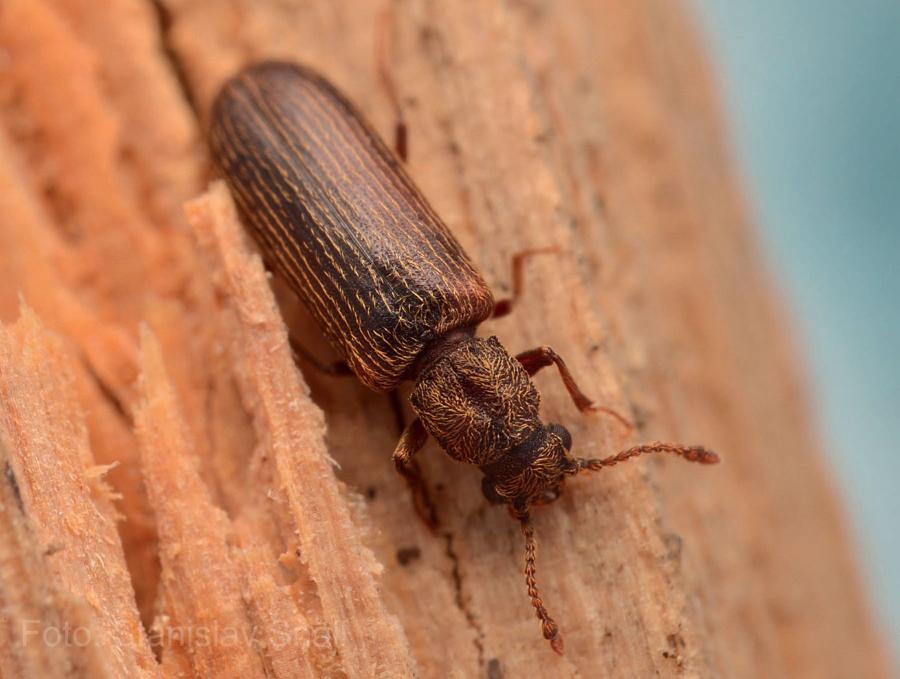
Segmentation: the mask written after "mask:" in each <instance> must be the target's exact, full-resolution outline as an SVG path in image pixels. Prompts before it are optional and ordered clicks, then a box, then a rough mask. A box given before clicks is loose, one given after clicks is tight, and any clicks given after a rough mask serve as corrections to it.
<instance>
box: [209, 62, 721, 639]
mask: <svg viewBox="0 0 900 679" xmlns="http://www.w3.org/2000/svg"><path fill="white" fill-rule="evenodd" d="M209 143H210V147H211V150H212V155H213V158H214V160H215V162H216V164H217V166H218V167H219V169H220V170H221V172H222V174H223V175H224V176H225V178H226V180H227V182H228V184H229V186H230V188H231V191H232V193H233V194H234V196H235V199H236V202H237V204H238V207H239V209H240V212H241V214H242V216H243V218H244V220H245V222H246V224H247V225H248V226H249V228H250V231H251V233H252V234H253V235H254V237H255V239H256V241H257V242H258V243H259V246H260V248H261V250H262V251H263V254H264V256H265V258H266V260H267V261H268V263H269V265H270V266H271V267H273V268H274V269H275V270H276V271H277V272H278V273H279V274H281V275H282V276H283V277H284V278H285V279H286V280H287V281H288V282H289V283H290V285H291V287H292V288H293V290H294V292H296V294H297V295H298V296H299V297H300V298H301V299H302V301H303V302H304V303H305V304H306V306H307V307H308V308H309V309H310V311H311V313H312V314H313V316H314V317H315V318H316V320H317V322H318V324H319V325H320V326H321V328H322V330H323V332H324V333H325V335H326V336H327V337H328V339H329V340H330V342H331V344H332V345H333V346H334V348H335V349H336V350H337V351H338V352H339V353H340V355H341V356H342V358H343V359H344V360H345V361H346V363H347V364H348V366H349V368H350V370H352V372H353V373H355V374H356V376H357V377H358V378H359V379H360V380H361V381H362V382H363V383H364V384H365V385H366V386H368V387H370V388H371V389H374V390H376V391H389V390H393V389H394V388H396V387H397V385H398V384H399V383H400V382H401V381H402V380H412V381H413V382H415V387H414V389H413V391H412V395H411V397H410V401H411V403H412V407H413V410H414V411H415V413H416V415H417V416H418V417H417V418H416V419H415V420H413V422H412V423H411V424H410V425H409V426H408V427H407V428H406V429H405V431H404V432H403V434H402V436H401V438H400V441H399V443H398V445H397V448H396V450H395V451H394V463H395V464H396V466H397V469H398V470H399V471H400V473H401V474H403V475H404V476H405V477H406V479H407V480H408V482H409V483H410V486H411V488H412V490H413V496H414V499H415V501H416V505H417V508H418V509H419V511H420V513H423V514H426V515H427V502H426V501H425V497H426V495H425V490H424V484H423V481H422V478H421V475H420V473H419V470H418V467H417V465H416V464H415V460H414V455H415V454H416V453H417V452H418V451H419V450H420V449H421V448H422V446H423V444H424V443H425V440H426V439H427V437H428V435H429V434H430V435H431V436H433V437H434V438H435V439H436V440H437V441H438V443H439V444H440V445H441V447H442V448H443V449H444V450H445V451H446V452H447V454H448V455H450V457H452V458H454V459H455V460H459V461H460V462H467V463H469V464H474V465H478V467H479V468H480V469H481V470H482V472H484V479H483V484H482V488H483V491H484V494H485V496H486V497H487V498H488V500H490V501H491V502H493V503H497V504H506V505H508V506H509V508H510V511H511V513H512V514H513V515H514V516H515V517H516V518H517V519H518V520H519V521H520V524H521V527H522V531H523V533H524V536H525V552H526V559H525V575H526V583H527V585H528V593H529V596H530V597H531V601H532V604H533V606H534V608H535V610H536V612H537V616H538V618H539V619H540V621H541V626H542V631H543V634H544V637H545V638H547V639H548V640H549V641H550V643H551V645H552V646H553V648H554V650H556V651H557V652H562V647H563V644H562V637H561V636H560V634H559V629H558V627H557V625H556V623H555V622H554V621H553V619H552V618H551V617H550V615H549V614H548V613H547V611H546V609H545V608H544V604H543V602H542V601H541V597H540V594H539V592H538V589H537V586H536V584H535V550H536V548H535V540H534V531H533V528H532V525H531V522H530V518H529V508H530V507H531V506H532V505H534V504H538V503H544V502H547V501H551V500H553V499H555V498H556V496H558V494H559V492H560V489H561V487H562V484H563V482H564V481H565V479H566V478H567V477H569V476H573V475H575V474H577V473H578V472H580V471H584V470H598V469H601V468H603V467H607V466H610V465H613V464H616V463H617V462H621V461H623V460H626V459H628V458H631V457H634V456H636V455H640V454H642V453H661V452H666V453H674V454H676V455H680V456H682V457H684V458H685V459H687V460H690V461H692V462H701V463H713V462H717V461H718V457H717V456H716V454H715V453H713V452H711V451H708V450H706V449H705V448H703V447H700V446H681V445H673V444H668V443H649V444H646V445H642V446H636V447H634V448H630V449H628V450H625V451H623V452H620V453H618V454H616V455H613V456H611V457H608V458H605V459H590V460H588V459H583V458H577V457H574V456H573V455H572V454H571V448H572V437H571V436H570V434H569V432H568V431H566V429H565V428H564V427H563V426H561V425H559V424H543V423H542V422H541V420H540V414H539V407H540V396H539V395H538V392H537V390H536V389H535V387H534V384H533V383H532V381H531V375H534V373H536V372H537V371H538V370H540V369H541V368H544V367H546V366H549V365H551V364H553V365H556V367H557V369H558V370H559V373H560V376H561V377H562V380H563V383H564V385H565V387H566V389H567V390H568V392H569V394H570V396H571V397H572V400H573V401H574V402H575V405H576V406H577V407H578V408H579V410H581V411H582V412H587V411H592V410H606V409H603V408H599V407H596V406H594V405H593V404H592V403H591V400H590V399H589V398H588V397H587V396H585V395H584V394H583V393H582V392H581V390H580V389H579V387H578V385H577V384H576V383H575V380H574V379H573V377H572V375H571V373H570V372H569V370H568V369H567V368H566V365H565V363H564V362H563V360H562V359H561V358H560V357H559V356H558V355H557V354H556V353H555V352H554V351H553V350H552V349H551V348H549V347H540V348H537V349H533V350H531V351H526V352H524V353H521V354H519V355H517V356H515V357H513V356H511V355H510V354H509V353H508V352H507V351H506V349H504V348H503V346H502V345H501V344H500V342H499V341H498V340H497V338H496V337H490V338H487V339H483V338H480V337H476V336H475V328H476V326H477V325H478V324H479V323H481V322H482V321H484V320H485V319H487V318H489V317H491V316H492V315H493V316H496V315H500V314H503V313H506V312H508V311H509V310H510V309H511V308H512V306H513V301H514V300H515V298H516V294H517V293H518V291H519V289H520V288H521V267H522V262H523V261H524V259H525V257H526V256H528V255H530V254H534V253H535V251H531V252H525V253H522V254H521V255H519V256H517V257H516V258H515V260H514V294H513V298H512V300H504V301H501V302H498V303H496V304H495V303H494V299H493V296H492V295H491V292H490V290H489V289H488V287H487V285H486V284H485V282H484V280H482V278H481V276H480V275H479V273H478V271H477V270H476V269H475V267H474V266H473V264H472V262H471V261H470V260H469V258H468V256H467V255H466V254H465V253H464V252H463V250H462V248H461V247H460V245H459V243H458V242H457V241H456V239H455V238H454V237H453V236H452V234H451V233H450V231H449V230H448V229H447V227H446V226H445V225H444V223H443V222H442V221H441V220H440V218H439V217H438V216H437V215H436V214H435V213H434V211H433V210H432V208H431V207H430V206H429V204H428V203H427V202H426V201H425V199H424V198H423V197H422V194H421V193H420V192H419V191H418V189H417V188H416V187H415V186H414V185H413V183H412V181H411V180H410V179H409V177H408V176H407V174H406V172H405V171H404V169H403V167H402V165H401V163H400V162H399V160H398V159H397V158H396V157H395V156H394V154H392V153H391V152H390V151H389V150H388V148H387V147H386V146H385V144H384V143H383V142H382V141H381V139H380V138H379V137H378V135H377V134H375V132H374V131H373V130H372V128H371V127H370V126H369V125H368V124H367V123H366V122H365V121H364V119H363V117H362V116H361V115H360V114H359V113H358V112H357V110H356V109H355V108H354V107H353V105H352V104H351V103H350V102H349V101H347V99H345V98H344V96H343V95H341V93H340V92H338V91H337V90H336V89H335V88H334V87H333V86H332V85H331V84H330V83H328V82H327V81H326V80H325V79H324V78H322V77H321V76H319V75H318V74H316V73H314V72H313V71H311V70H309V69H306V68H302V67H300V66H296V65H293V64H287V63H279V62H266V63H261V64H257V65H253V66H250V67H248V68H247V69H245V70H244V71H243V72H241V73H240V74H239V75H237V76H236V77H235V78H233V79H232V80H230V81H229V82H228V83H226V84H225V86H224V87H223V89H222V91H221V93H220V94H219V96H218V98H217V99H216V102H215V105H214V107H213V112H212V123H211V128H210V134H209ZM606 412H610V413H612V411H606ZM612 414H613V415H615V413H612ZM616 417H620V416H618V415H616ZM620 419H623V418H621V417H620ZM623 421H624V422H625V423H626V424H627V421H625V420H624V419H623ZM629 426H630V425H629ZM427 518H428V519H429V520H430V521H431V522H433V521H434V517H433V515H430V516H427Z"/></svg>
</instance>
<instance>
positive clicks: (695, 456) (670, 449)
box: [576, 441, 719, 472]
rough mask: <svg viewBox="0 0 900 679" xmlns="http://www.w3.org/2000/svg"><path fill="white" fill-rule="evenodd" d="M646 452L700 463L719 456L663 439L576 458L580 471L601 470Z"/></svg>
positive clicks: (713, 462) (712, 461) (711, 462)
mask: <svg viewBox="0 0 900 679" xmlns="http://www.w3.org/2000/svg"><path fill="white" fill-rule="evenodd" d="M644 453H672V454H674V455H678V456H679V457H683V458H684V459H685V460H687V461H688V462H699V463H700V464H716V463H717V462H718V461H719V456H718V455H717V454H716V453H714V452H713V451H711V450H707V449H706V448H704V447H703V446H683V445H679V444H676V443H663V442H661V441H653V442H651V443H645V444H643V445H640V446H634V447H633V448H628V449H627V450H623V451H621V452H619V453H616V454H615V455H611V456H610V457H605V458H602V459H587V458H583V457H579V458H576V463H577V464H578V471H584V470H588V471H592V472H595V471H599V470H600V469H602V468H603V467H612V466H613V465H614V464H618V463H619V462H624V461H625V460H629V459H631V458H632V457H637V456H638V455H643V454H644Z"/></svg>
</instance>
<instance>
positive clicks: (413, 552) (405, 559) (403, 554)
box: [397, 547, 422, 566]
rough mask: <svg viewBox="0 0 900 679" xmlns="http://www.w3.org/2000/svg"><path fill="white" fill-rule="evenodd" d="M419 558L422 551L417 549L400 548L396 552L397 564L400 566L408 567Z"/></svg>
mask: <svg viewBox="0 0 900 679" xmlns="http://www.w3.org/2000/svg"><path fill="white" fill-rule="evenodd" d="M420 556H422V550H420V549H419V548H418V547H401V548H400V549H398V550H397V562H398V563H399V564H400V565H401V566H408V565H409V564H410V563H411V562H413V561H415V560H416V559H418V558H419V557H420Z"/></svg>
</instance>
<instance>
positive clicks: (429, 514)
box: [393, 418, 438, 530]
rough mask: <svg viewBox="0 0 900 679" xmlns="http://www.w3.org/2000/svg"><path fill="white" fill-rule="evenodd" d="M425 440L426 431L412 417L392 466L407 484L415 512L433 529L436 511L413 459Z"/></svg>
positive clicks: (419, 422)
mask: <svg viewBox="0 0 900 679" xmlns="http://www.w3.org/2000/svg"><path fill="white" fill-rule="evenodd" d="M426 440H428V432H427V431H425V427H424V426H423V425H422V422H421V420H419V418H416V419H414V420H413V421H412V422H411V423H410V424H409V426H408V427H407V428H406V429H404V430H403V433H402V434H401V435H400V440H399V441H398V442H397V447H396V448H395V449H394V455H393V458H394V466H395V467H396V468H397V471H398V472H399V473H400V474H401V475H402V476H403V478H404V479H406V483H407V485H409V490H410V492H411V493H412V496H413V506H414V507H415V509H416V513H417V514H418V515H419V516H420V517H421V519H422V520H423V521H424V522H425V524H426V525H427V526H428V527H429V528H430V529H431V530H435V529H436V528H437V527H438V519H437V511H436V510H435V508H434V504H433V503H432V502H431V498H430V497H429V496H428V487H427V486H426V485H425V478H424V477H423V476H422V469H421V468H420V467H419V464H418V462H416V460H415V459H414V456H415V455H416V453H418V452H419V451H420V450H421V449H422V446H424V445H425V441H426Z"/></svg>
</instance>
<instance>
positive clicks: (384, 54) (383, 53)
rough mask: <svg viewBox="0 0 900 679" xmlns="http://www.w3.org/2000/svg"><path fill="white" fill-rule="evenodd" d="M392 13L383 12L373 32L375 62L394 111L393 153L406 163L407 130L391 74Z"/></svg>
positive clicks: (392, 44) (388, 11)
mask: <svg viewBox="0 0 900 679" xmlns="http://www.w3.org/2000/svg"><path fill="white" fill-rule="evenodd" d="M392 20H393V13H392V12H391V11H390V10H385V11H384V12H383V13H382V15H381V21H380V24H381V25H380V26H378V28H377V29H376V32H375V62H376V63H377V64H378V75H379V76H380V77H381V84H382V85H383V86H384V90H385V92H386V93H387V96H388V99H390V102H391V106H392V107H393V109H394V121H395V122H394V153H396V154H397V157H398V158H399V159H400V160H401V161H403V162H404V163H405V162H406V159H407V155H408V154H407V134H406V133H407V128H406V119H405V118H404V116H403V106H402V105H401V104H400V96H399V95H398V94H397V87H396V85H395V84H394V76H393V74H392V73H391V66H390V61H391V48H392V47H393V46H394V24H393V21H392Z"/></svg>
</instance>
